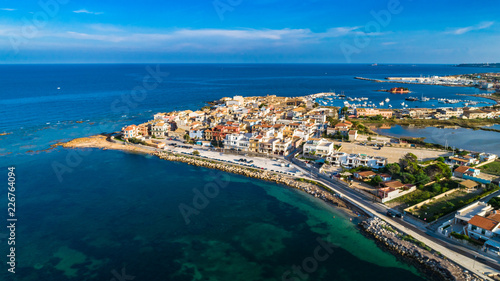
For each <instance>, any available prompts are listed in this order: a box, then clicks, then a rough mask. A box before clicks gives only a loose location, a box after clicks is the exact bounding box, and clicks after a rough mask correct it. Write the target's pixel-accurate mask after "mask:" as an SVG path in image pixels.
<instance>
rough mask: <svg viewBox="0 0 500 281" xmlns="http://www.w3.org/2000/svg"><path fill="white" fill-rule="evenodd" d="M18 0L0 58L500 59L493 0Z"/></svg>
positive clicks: (2, 22) (6, 17)
mask: <svg viewBox="0 0 500 281" xmlns="http://www.w3.org/2000/svg"><path fill="white" fill-rule="evenodd" d="M23 2H24V1H23ZM23 2H16V1H6V0H0V15H1V16H0V58H1V61H2V62H3V63H77V62H87V63H97V62H112V63H121V62H221V63H374V62H377V63H463V62H500V47H499V46H500V22H499V21H500V20H499V19H500V1H497V0H484V1H462V0H457V1H424V0H422V1H419V0H400V1H398V0H384V1H378V0H371V1H368V0H359V1H331V0H312V1H307V0H301V1H296V0H286V1H284V0H267V1H264V0H215V1H214V0H203V1H200V0H184V1H152V0H145V1H126V0H122V1H107V0H101V1H96V0H87V1H71V0H41V1H40V2H38V1H29V2H30V3H23ZM445 2H446V3H445ZM40 3H46V4H40Z"/></svg>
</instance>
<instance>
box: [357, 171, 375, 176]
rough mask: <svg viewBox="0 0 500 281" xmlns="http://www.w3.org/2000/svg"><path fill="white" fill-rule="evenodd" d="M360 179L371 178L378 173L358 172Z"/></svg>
mask: <svg viewBox="0 0 500 281" xmlns="http://www.w3.org/2000/svg"><path fill="white" fill-rule="evenodd" d="M357 174H358V175H359V176H360V177H369V176H375V175H376V173H374V172H372V171H363V172H358V173H357Z"/></svg>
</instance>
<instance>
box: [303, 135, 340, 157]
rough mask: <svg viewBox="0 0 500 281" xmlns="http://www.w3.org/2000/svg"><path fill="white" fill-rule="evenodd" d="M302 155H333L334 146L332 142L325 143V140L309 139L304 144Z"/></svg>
mask: <svg viewBox="0 0 500 281" xmlns="http://www.w3.org/2000/svg"><path fill="white" fill-rule="evenodd" d="M303 149H304V153H306V154H310V155H313V154H314V155H317V156H320V157H326V156H329V155H331V154H332V153H333V151H334V145H333V142H330V141H327V140H325V139H316V138H310V139H309V140H308V141H307V142H306V143H305V144H304V148H303Z"/></svg>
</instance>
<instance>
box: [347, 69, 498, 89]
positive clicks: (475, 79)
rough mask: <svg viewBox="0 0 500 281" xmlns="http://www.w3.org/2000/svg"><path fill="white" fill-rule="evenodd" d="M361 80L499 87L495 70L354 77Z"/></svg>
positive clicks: (487, 87)
mask: <svg viewBox="0 0 500 281" xmlns="http://www.w3.org/2000/svg"><path fill="white" fill-rule="evenodd" d="M356 78H357V79H361V80H371V81H375V82H392V83H394V82H395V83H403V84H425V85H442V86H451V87H477V88H480V89H496V90H498V89H500V74H499V73H497V72H487V73H472V74H460V75H447V76H437V75H434V76H426V77H425V76H419V77H386V78H385V80H382V79H370V78H363V77H356Z"/></svg>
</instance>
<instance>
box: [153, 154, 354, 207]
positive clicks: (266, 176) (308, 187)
mask: <svg viewBox="0 0 500 281" xmlns="http://www.w3.org/2000/svg"><path fill="white" fill-rule="evenodd" d="M152 155H155V156H157V157H158V158H160V159H164V160H168V161H177V162H183V163H186V164H189V165H194V166H199V167H205V168H210V169H217V170H221V171H224V172H228V173H233V174H239V175H243V176H246V177H250V178H256V179H260V180H266V181H272V182H275V183H277V184H283V185H286V186H289V187H291V188H295V189H299V190H302V191H304V192H306V193H308V194H310V195H312V196H314V197H316V198H319V199H322V200H324V201H326V202H329V203H332V204H334V205H336V206H338V207H341V208H346V209H353V207H354V206H352V205H350V204H349V203H347V202H345V201H343V200H342V199H340V198H338V197H337V196H335V194H332V193H331V192H328V191H326V190H324V189H323V188H322V187H320V186H318V185H317V184H315V183H313V182H312V181H307V180H302V181H300V180H297V179H295V178H292V177H289V176H285V175H281V174H278V173H274V172H269V171H266V170H260V169H254V168H246V167H238V166H235V165H228V164H224V163H220V162H217V161H214V160H208V159H207V160H205V159H198V158H196V157H190V156H185V155H179V154H174V153H169V152H159V151H158V152H154V153H152Z"/></svg>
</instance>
